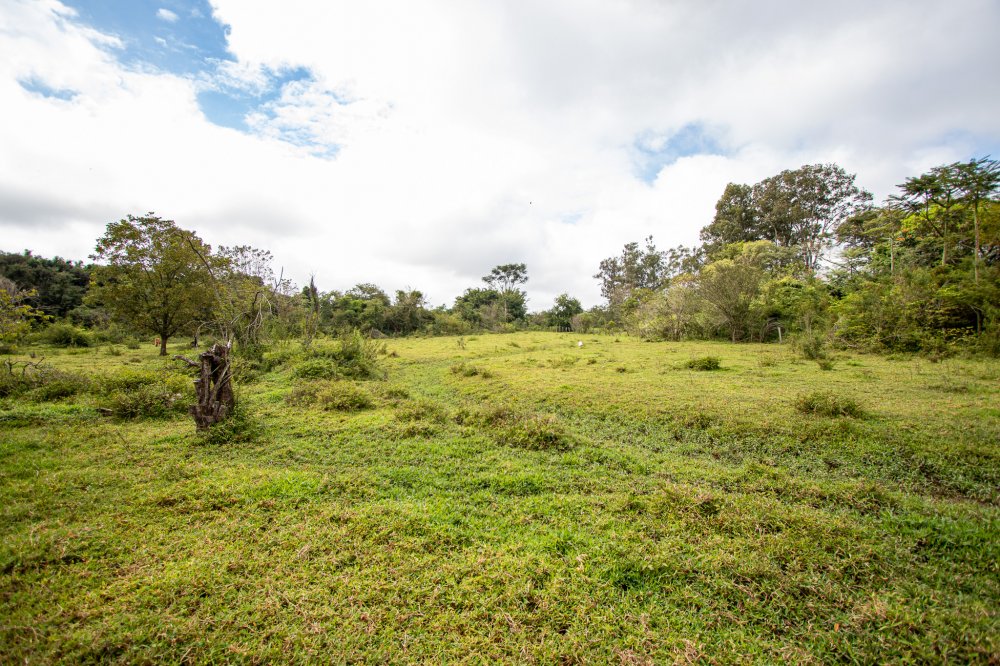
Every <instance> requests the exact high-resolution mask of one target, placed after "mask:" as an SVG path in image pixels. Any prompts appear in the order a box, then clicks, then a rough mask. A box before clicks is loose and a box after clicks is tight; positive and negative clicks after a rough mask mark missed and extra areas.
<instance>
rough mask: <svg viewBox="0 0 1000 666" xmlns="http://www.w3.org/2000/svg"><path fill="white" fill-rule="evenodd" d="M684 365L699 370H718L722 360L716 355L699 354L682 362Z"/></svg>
mask: <svg viewBox="0 0 1000 666" xmlns="http://www.w3.org/2000/svg"><path fill="white" fill-rule="evenodd" d="M684 367H685V368H689V369H691V370H701V371H711V370H718V369H719V368H721V367H722V360H721V359H720V358H719V357H718V356H701V357H699V358H692V359H691V360H689V361H688V362H687V363H685V364H684Z"/></svg>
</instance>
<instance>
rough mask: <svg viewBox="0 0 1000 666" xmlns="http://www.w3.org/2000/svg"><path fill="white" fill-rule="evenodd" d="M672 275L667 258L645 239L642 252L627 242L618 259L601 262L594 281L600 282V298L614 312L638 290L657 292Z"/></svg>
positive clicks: (649, 237) (651, 241)
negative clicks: (604, 300) (604, 299)
mask: <svg viewBox="0 0 1000 666" xmlns="http://www.w3.org/2000/svg"><path fill="white" fill-rule="evenodd" d="M670 276H671V273H670V264H669V263H668V259H667V255H666V253H665V252H661V251H659V250H657V249H656V245H655V244H654V243H653V237H652V236H648V237H647V238H646V247H645V249H643V248H640V247H639V244H638V243H635V242H632V243H626V244H625V247H623V248H622V253H621V256H618V257H608V258H607V259H604V260H603V261H601V264H600V268H599V270H598V272H597V274H596V275H594V278H595V279H597V280H600V282H601V295H602V296H604V298H606V299H608V305H609V306H611V309H612V310H617V309H618V308H619V307H620V306H621V305H622V304H623V303H624V302H625V301H627V300H628V299H629V298H630V297H631V296H632V294H633V292H635V291H636V290H638V289H651V290H656V289H660V288H661V287H663V285H664V284H666V282H667V280H669V278H670Z"/></svg>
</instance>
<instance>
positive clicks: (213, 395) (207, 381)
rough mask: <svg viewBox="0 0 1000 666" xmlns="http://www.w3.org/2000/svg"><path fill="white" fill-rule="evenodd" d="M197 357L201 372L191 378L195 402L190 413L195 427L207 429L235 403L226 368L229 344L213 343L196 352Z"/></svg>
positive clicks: (229, 372) (227, 413) (230, 409)
mask: <svg viewBox="0 0 1000 666" xmlns="http://www.w3.org/2000/svg"><path fill="white" fill-rule="evenodd" d="M198 360H199V361H200V364H199V365H200V368H201V372H200V375H199V377H198V379H196V380H194V390H195V393H196V394H197V395H198V404H197V405H194V406H193V407H191V416H193V417H194V422H195V425H196V426H197V428H198V430H208V429H209V428H210V427H212V426H213V425H214V424H216V423H218V422H219V421H224V420H225V419H226V417H227V416H229V414H231V413H232V411H233V408H234V407H235V406H236V398H235V396H234V395H233V385H232V381H231V380H232V372H231V371H230V368H229V346H227V345H223V344H222V343H219V342H217V343H215V344H214V345H212V348H211V349H209V350H208V351H206V352H202V353H201V354H199V355H198Z"/></svg>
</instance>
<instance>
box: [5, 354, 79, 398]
mask: <svg viewBox="0 0 1000 666" xmlns="http://www.w3.org/2000/svg"><path fill="white" fill-rule="evenodd" d="M91 384H92V382H91V380H90V378H89V377H87V376H86V375H84V374H81V373H78V372H66V371H64V370H56V369H55V368H51V367H48V366H46V365H43V364H42V363H41V362H37V363H32V362H23V361H22V362H16V361H6V362H4V363H2V364H0V398H6V397H8V396H17V395H24V394H26V395H27V397H28V398H29V399H31V400H35V401H37V402H48V401H52V400H61V399H62V398H68V397H70V396H73V395H77V394H78V393H86V392H87V391H89V390H91Z"/></svg>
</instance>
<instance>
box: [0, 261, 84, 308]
mask: <svg viewBox="0 0 1000 666" xmlns="http://www.w3.org/2000/svg"><path fill="white" fill-rule="evenodd" d="M0 276H2V277H6V278H8V279H10V280H11V281H13V282H14V283H15V284H16V285H17V286H18V288H20V289H22V290H24V291H31V292H34V295H32V296H31V297H29V298H28V303H30V304H31V305H32V306H33V307H35V308H37V309H38V310H41V311H42V312H44V313H45V314H47V315H51V316H53V317H65V316H66V315H68V314H69V313H70V311H72V310H73V309H74V308H77V307H79V306H80V305H81V304H82V303H83V297H84V295H85V294H86V292H87V284H88V283H89V281H90V268H89V267H87V266H83V265H82V264H81V263H80V262H79V261H76V262H73V261H67V260H65V259H62V258H60V257H54V258H52V259H46V258H44V257H38V256H35V255H33V254H32V253H31V251H30V250H25V251H24V253H22V254H16V253H13V252H0Z"/></svg>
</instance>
